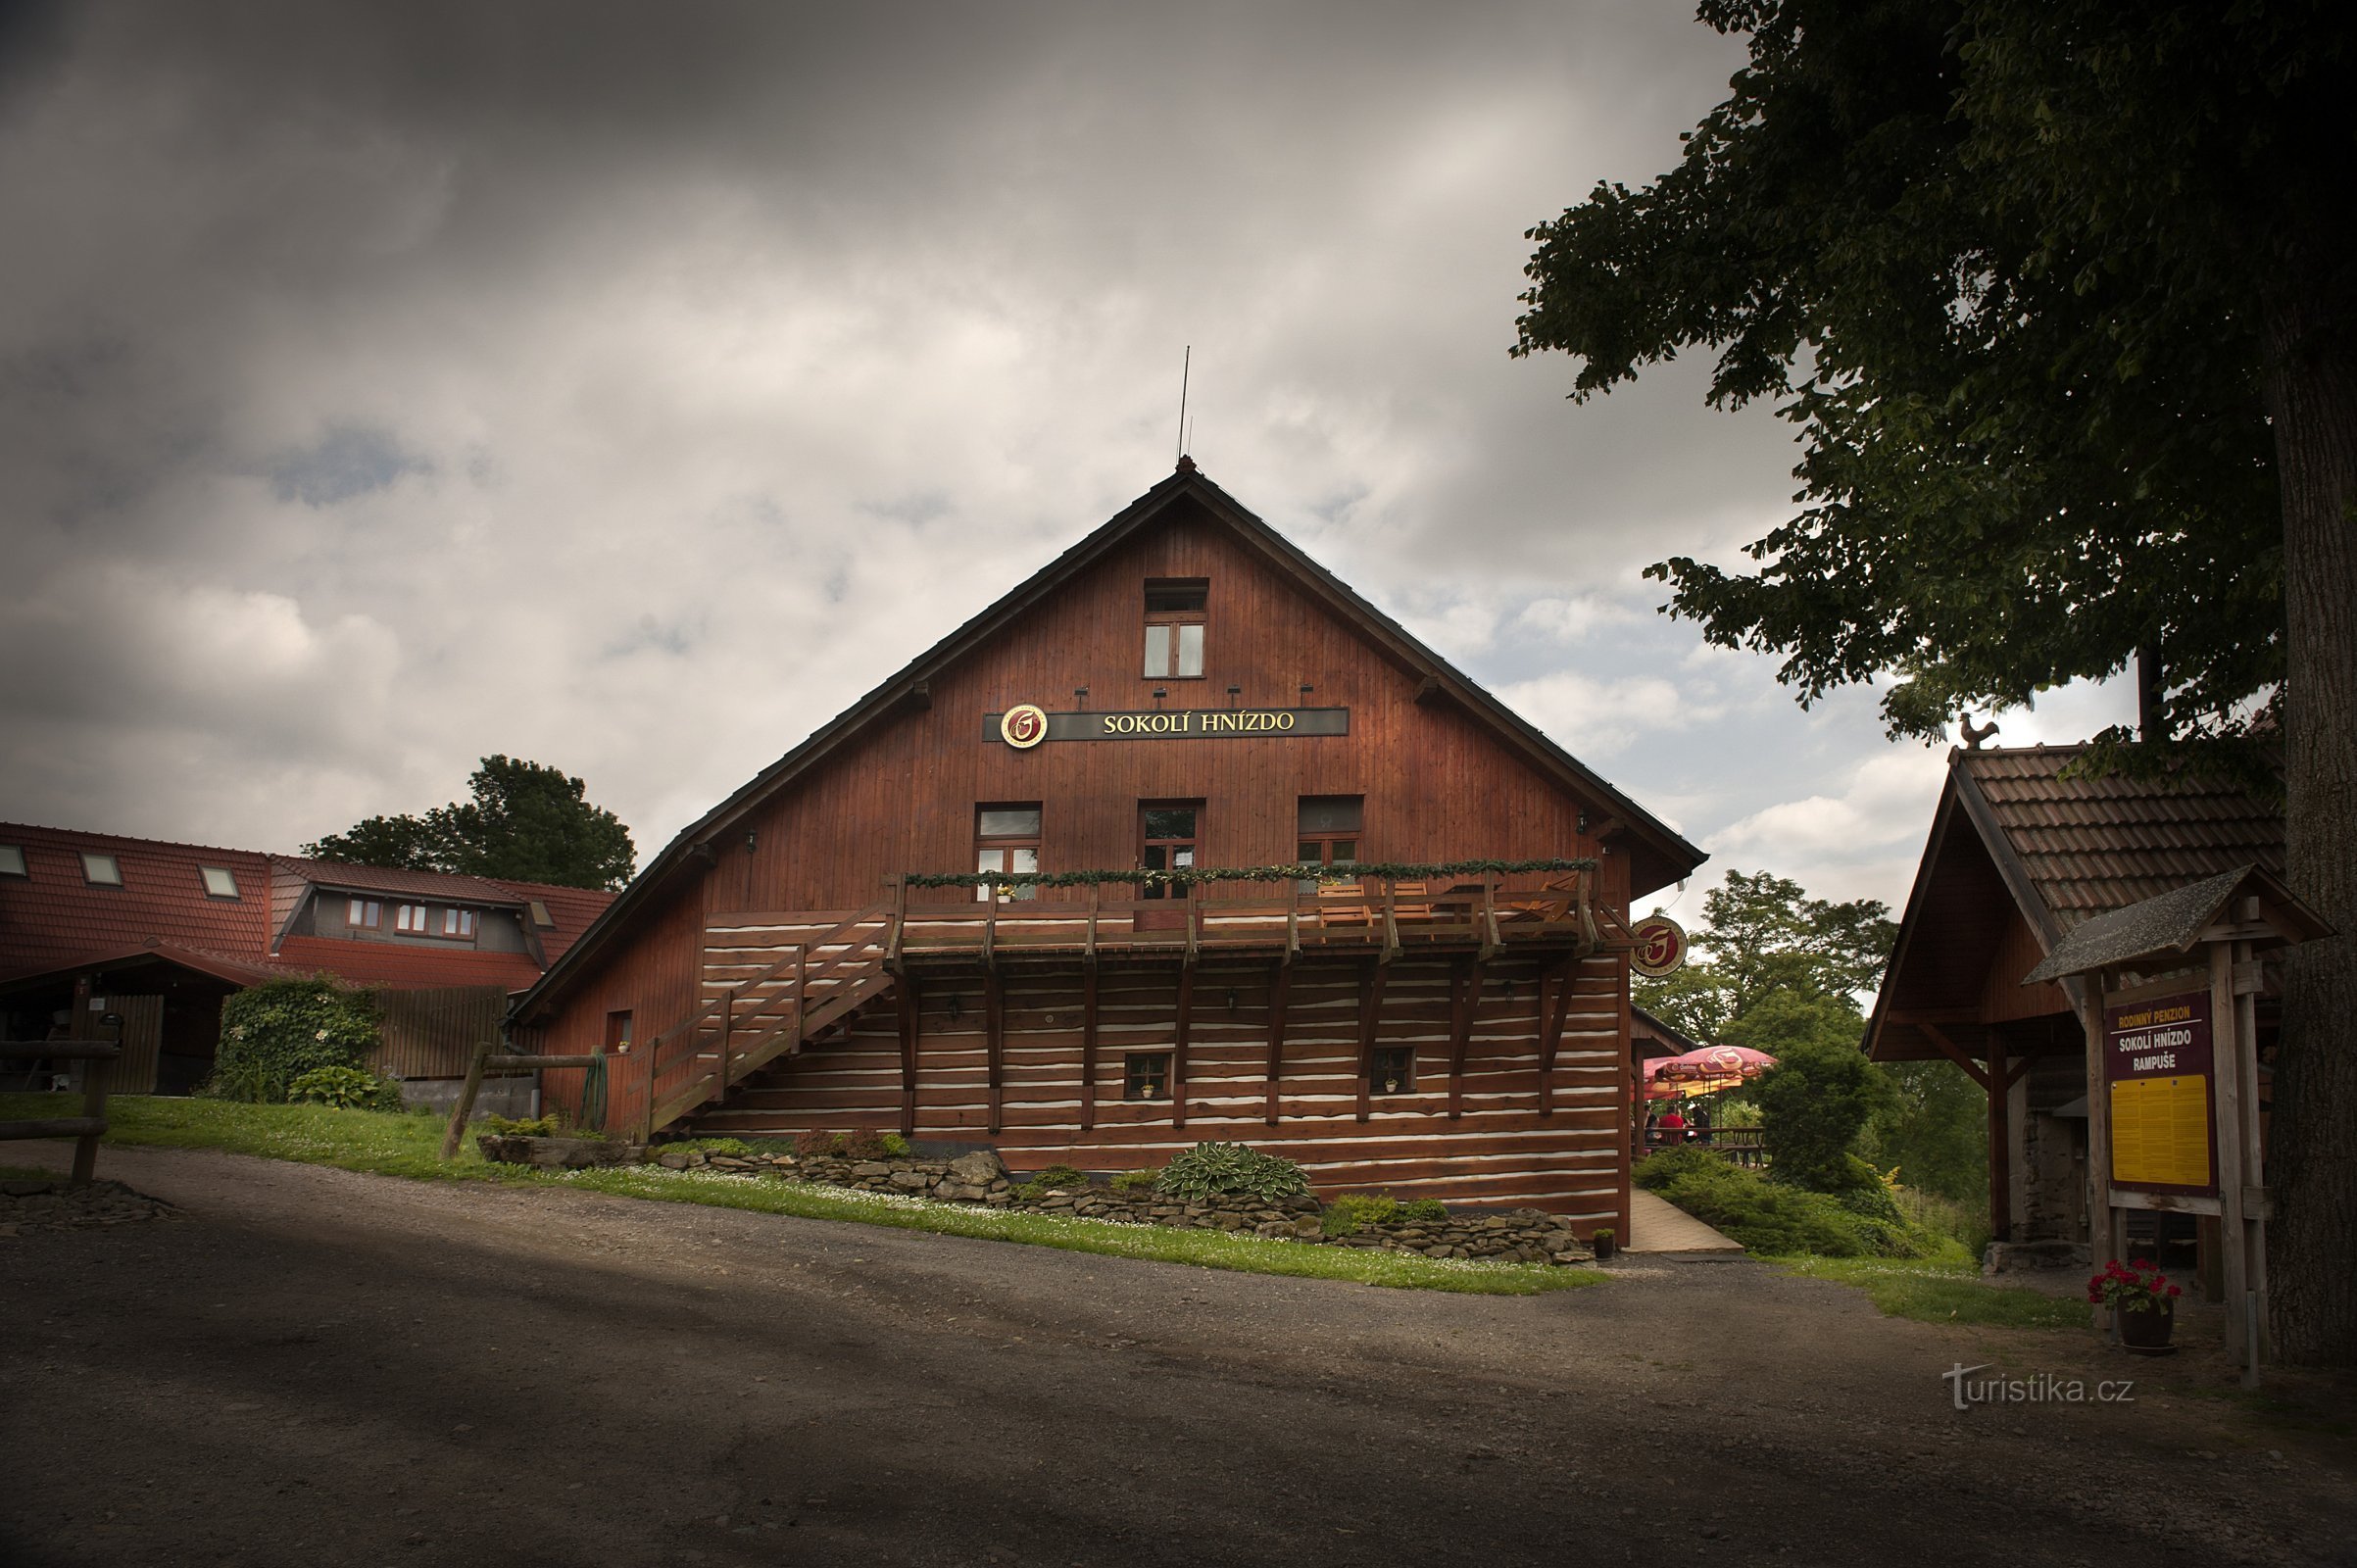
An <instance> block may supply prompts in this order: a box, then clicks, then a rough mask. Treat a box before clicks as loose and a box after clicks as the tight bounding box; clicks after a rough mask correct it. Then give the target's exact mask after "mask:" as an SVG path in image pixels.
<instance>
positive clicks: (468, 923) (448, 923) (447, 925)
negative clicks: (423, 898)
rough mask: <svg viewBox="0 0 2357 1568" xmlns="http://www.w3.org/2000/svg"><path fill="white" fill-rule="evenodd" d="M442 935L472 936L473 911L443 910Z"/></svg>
mask: <svg viewBox="0 0 2357 1568" xmlns="http://www.w3.org/2000/svg"><path fill="white" fill-rule="evenodd" d="M442 934H443V935H444V936H446V937H471V936H473V935H474V911H473V910H472V909H444V910H443V911H442Z"/></svg>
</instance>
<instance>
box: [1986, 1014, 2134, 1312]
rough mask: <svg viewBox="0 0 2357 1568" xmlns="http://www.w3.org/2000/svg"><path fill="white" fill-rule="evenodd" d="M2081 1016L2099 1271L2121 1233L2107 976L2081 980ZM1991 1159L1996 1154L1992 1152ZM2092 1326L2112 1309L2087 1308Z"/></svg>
mask: <svg viewBox="0 0 2357 1568" xmlns="http://www.w3.org/2000/svg"><path fill="white" fill-rule="evenodd" d="M2082 984H2083V985H2084V986H2085V988H2086V989H2085V994H2084V995H2083V996H2082V997H2081V999H2080V1002H2079V1012H2080V1016H2081V1017H2082V1018H2083V1019H2084V1020H2085V1022H2086V1025H2087V1256H2088V1258H2089V1259H2090V1260H2091V1261H2092V1262H2093V1264H2094V1266H2095V1267H2096V1268H2097V1269H2101V1268H2102V1267H2103V1265H2104V1264H2105V1263H2106V1262H2108V1261H2110V1260H2111V1259H2112V1258H2115V1257H2118V1256H2119V1255H2120V1241H2119V1238H2120V1231H2119V1225H2118V1223H2117V1219H2116V1216H2115V1215H2114V1213H2113V1211H2112V1206H2111V1095H2110V1093H2109V1091H2108V1088H2107V1086H2106V1085H2105V1083H2104V1081H2103V977H2102V976H2101V975H2099V974H2091V975H2088V976H2087V977H2086V979H2085V980H2084V981H2083V982H2082ZM1992 1158H1993V1155H1992ZM2088 1311H2089V1316H2090V1318H2091V1319H2092V1322H2093V1325H2094V1327H2096V1328H2098V1329H2108V1328H2110V1327H2111V1326H2112V1322H2111V1315H2112V1314H2111V1308H2110V1307H2108V1306H2101V1305H2098V1306H2094V1307H2091V1308H2089V1309H2088Z"/></svg>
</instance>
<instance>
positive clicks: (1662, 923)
mask: <svg viewBox="0 0 2357 1568" xmlns="http://www.w3.org/2000/svg"><path fill="white" fill-rule="evenodd" d="M1630 935H1632V936H1634V937H1635V938H1636V939H1637V946H1636V948H1635V949H1633V950H1632V951H1631V952H1630V954H1629V967H1630V968H1632V969H1634V970H1636V971H1637V972H1638V973H1639V974H1641V975H1644V976H1645V978H1646V979H1647V980H1658V979H1660V978H1661V977H1662V976H1663V975H1665V974H1668V973H1670V972H1671V971H1672V970H1676V969H1682V968H1684V967H1685V966H1686V928H1685V927H1684V926H1681V925H1680V924H1679V923H1678V922H1677V921H1675V920H1673V919H1671V918H1670V917H1669V916H1668V915H1666V914H1648V915H1646V916H1645V918H1644V919H1642V920H1640V921H1638V922H1637V928H1636V929H1635V930H1634V931H1632V932H1631V933H1630Z"/></svg>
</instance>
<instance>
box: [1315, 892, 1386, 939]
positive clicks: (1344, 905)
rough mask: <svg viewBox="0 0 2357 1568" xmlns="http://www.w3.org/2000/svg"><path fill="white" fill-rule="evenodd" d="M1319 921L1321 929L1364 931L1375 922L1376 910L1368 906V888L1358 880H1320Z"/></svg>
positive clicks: (1318, 894)
mask: <svg viewBox="0 0 2357 1568" xmlns="http://www.w3.org/2000/svg"><path fill="white" fill-rule="evenodd" d="M1317 923H1318V928H1319V929H1320V930H1325V931H1334V930H1350V929H1356V930H1360V931H1364V930H1366V929H1368V928H1369V927H1371V926H1373V925H1374V923H1375V911H1374V910H1373V909H1371V908H1369V907H1367V896H1366V890H1365V889H1364V888H1363V887H1361V886H1360V885H1359V884H1358V883H1356V882H1354V881H1353V882H1320V883H1319V884H1318V885H1317Z"/></svg>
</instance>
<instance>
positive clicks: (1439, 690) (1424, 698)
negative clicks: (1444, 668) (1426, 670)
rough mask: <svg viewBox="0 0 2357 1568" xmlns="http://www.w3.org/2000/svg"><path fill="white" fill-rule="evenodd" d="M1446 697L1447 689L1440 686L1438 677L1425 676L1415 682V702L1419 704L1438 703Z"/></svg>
mask: <svg viewBox="0 0 2357 1568" xmlns="http://www.w3.org/2000/svg"><path fill="white" fill-rule="evenodd" d="M1448 695H1449V688H1448V687H1446V686H1444V685H1442V684H1441V677H1440V676H1438V675H1427V676H1425V677H1424V678H1423V679H1422V680H1419V681H1417V682H1416V701H1417V702H1419V703H1435V702H1439V701H1440V700H1441V699H1442V698H1445V697H1447V696H1448Z"/></svg>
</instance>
